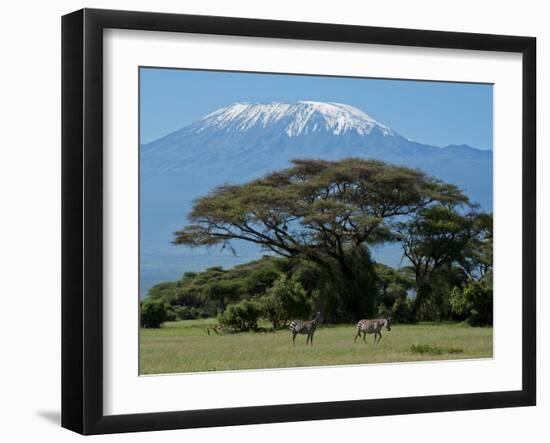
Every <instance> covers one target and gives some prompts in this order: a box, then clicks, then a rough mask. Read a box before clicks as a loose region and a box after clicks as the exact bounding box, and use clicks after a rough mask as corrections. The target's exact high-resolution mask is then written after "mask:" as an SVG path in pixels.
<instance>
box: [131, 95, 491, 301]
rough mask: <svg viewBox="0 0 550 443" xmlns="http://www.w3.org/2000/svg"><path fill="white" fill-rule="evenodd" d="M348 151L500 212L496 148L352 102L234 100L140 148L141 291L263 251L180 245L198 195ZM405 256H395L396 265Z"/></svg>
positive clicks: (337, 155) (484, 207)
mask: <svg viewBox="0 0 550 443" xmlns="http://www.w3.org/2000/svg"><path fill="white" fill-rule="evenodd" d="M426 130H427V131H428V130H429V122H427V123H426ZM344 157H361V158H372V159H378V160H383V161H386V162H389V163H395V164H399V165H404V166H408V167H413V168H419V169H422V170H423V171H425V172H427V173H428V174H430V175H433V176H436V177H438V178H441V179H442V180H444V181H446V182H449V183H453V184H456V185H457V186H458V187H460V188H461V189H462V190H464V192H465V193H466V194H467V195H468V196H469V197H470V199H471V200H472V201H474V202H477V203H479V204H480V205H481V207H482V208H483V209H484V210H487V211H492V206H493V195H492V189H493V188H492V182H493V153H492V151H486V150H479V149H475V148H473V147H470V146H467V145H449V146H446V147H437V146H431V145H426V144H422V143H418V142H415V141H412V140H409V139H407V138H406V137H405V136H402V135H400V134H398V133H397V132H395V131H394V130H393V129H391V128H389V127H388V126H385V125H383V124H381V123H379V122H377V121H376V120H375V119H374V118H372V117H371V116H369V115H368V114H366V113H365V112H363V111H362V110H359V109H357V108H355V107H353V106H349V105H346V104H340V103H321V102H313V101H298V102H292V103H280V102H274V103H234V104H232V105H229V106H227V107H223V108H220V109H218V110H215V111H214V112H212V113H210V114H208V115H206V116H205V117H203V118H202V119H200V120H198V121H196V122H194V123H192V124H190V125H188V126H185V127H183V128H182V129H179V130H177V131H175V132H173V133H171V134H168V135H166V136H165V137H162V138H160V139H158V140H155V141H153V142H151V143H147V144H143V145H141V147H140V208H141V213H140V223H141V226H140V247H141V258H140V270H141V274H140V275H141V292H142V295H143V294H144V292H146V291H147V290H148V288H149V287H150V286H151V285H152V284H154V283H158V282H159V281H164V280H170V279H172V280H173V279H176V278H179V277H180V276H181V274H182V273H183V272H184V271H190V270H198V269H202V268H204V267H205V266H206V267H207V266H215V265H225V266H232V265H234V264H237V263H241V262H244V261H248V260H250V259H253V258H256V257H258V256H259V255H261V251H258V250H256V249H254V248H251V247H250V246H249V245H239V247H238V248H237V252H238V253H239V254H241V255H239V256H237V257H232V256H231V255H230V254H228V253H222V252H220V251H200V250H194V251H189V250H188V249H187V248H183V247H181V246H180V247H175V246H171V245H170V242H171V240H172V235H173V232H174V231H175V230H176V229H179V228H181V227H182V226H183V225H184V224H185V222H186V214H187V213H188V211H189V210H190V209H191V206H192V203H193V200H194V199H195V198H197V197H199V196H201V195H204V194H206V193H207V192H209V191H210V190H211V189H212V188H214V187H215V186H217V185H220V184H222V183H226V182H231V183H244V182H247V181H249V180H252V179H254V178H257V177H260V176H262V175H264V174H266V173H268V172H270V171H274V170H277V169H282V168H284V167H287V166H289V164H290V161H291V160H292V159H295V158H320V159H325V160H336V159H341V158H344ZM396 253H397V252H396ZM396 253H390V254H389V256H391V257H389V258H388V261H391V262H393V263H391V264H393V265H395V262H396V261H398V258H397V259H396V257H393V255H395V254H396ZM382 255H384V254H382ZM386 255H388V254H386ZM382 260H383V258H382ZM383 261H384V260H383Z"/></svg>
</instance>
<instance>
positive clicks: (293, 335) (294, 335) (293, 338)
mask: <svg viewBox="0 0 550 443" xmlns="http://www.w3.org/2000/svg"><path fill="white" fill-rule="evenodd" d="M292 344H293V345H294V346H296V332H294V331H292Z"/></svg>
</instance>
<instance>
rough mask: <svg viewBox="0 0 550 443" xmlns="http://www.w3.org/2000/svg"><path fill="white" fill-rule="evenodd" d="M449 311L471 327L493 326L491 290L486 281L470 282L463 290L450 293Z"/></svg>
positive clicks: (457, 289)
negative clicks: (463, 318)
mask: <svg viewBox="0 0 550 443" xmlns="http://www.w3.org/2000/svg"><path fill="white" fill-rule="evenodd" d="M450 302H451V309H452V311H453V312H454V313H455V314H457V315H459V316H465V317H466V320H467V321H468V323H469V324H470V325H472V326H484V325H492V324H493V288H492V285H491V282H490V281H488V280H487V279H482V280H470V281H469V282H468V284H467V285H466V286H465V287H464V289H460V288H457V287H455V288H454V289H453V290H452V292H451V300H450Z"/></svg>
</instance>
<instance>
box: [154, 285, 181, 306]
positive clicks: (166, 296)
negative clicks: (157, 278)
mask: <svg viewBox="0 0 550 443" xmlns="http://www.w3.org/2000/svg"><path fill="white" fill-rule="evenodd" d="M176 289H177V285H176V283H175V282H164V283H159V284H156V285H155V286H153V287H152V288H151V289H149V293H148V294H147V296H148V297H149V298H150V299H152V300H162V301H164V303H170V302H171V301H172V300H174V298H175V295H176Z"/></svg>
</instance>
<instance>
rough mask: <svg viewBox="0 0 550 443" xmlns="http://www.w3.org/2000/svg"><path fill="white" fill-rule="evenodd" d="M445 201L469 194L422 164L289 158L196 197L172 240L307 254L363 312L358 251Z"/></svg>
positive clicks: (457, 201) (386, 238) (456, 201)
mask: <svg viewBox="0 0 550 443" xmlns="http://www.w3.org/2000/svg"><path fill="white" fill-rule="evenodd" d="M446 204H452V205H457V204H468V198H467V197H466V196H465V195H464V194H463V193H462V192H461V191H460V190H459V189H458V188H457V187H456V186H454V185H451V184H447V183H444V182H442V181H441V180H439V179H436V178H434V177H430V176H428V175H426V174H425V173H423V172H422V171H420V170H416V169H410V168H406V167H403V166H396V165H391V164H387V163H384V162H381V161H377V160H365V159H359V158H347V159H343V160H339V161H326V160H311V159H307V160H294V161H293V166H292V167H290V168H288V169H285V170H281V171H277V172H273V173H271V174H269V175H267V176H265V177H263V178H260V179H257V180H254V181H251V182H249V183H245V184H240V185H229V184H226V185H223V186H220V187H217V188H215V189H214V190H213V191H212V192H210V193H209V194H208V195H206V196H204V197H201V198H199V199H197V200H196V201H195V203H194V206H193V209H192V211H191V213H190V215H189V217H188V219H189V222H190V223H189V224H188V225H187V226H185V227H184V228H183V229H181V230H179V231H177V232H176V234H175V240H174V243H176V244H184V245H188V246H212V245H222V247H225V246H228V247H231V244H230V242H231V241H232V240H244V241H248V242H251V243H255V244H257V245H258V246H260V247H262V248H263V249H265V250H268V251H272V252H274V253H276V254H277V255H281V256H285V257H301V258H304V259H307V260H310V261H312V262H314V263H316V264H317V265H319V266H321V267H322V268H324V269H325V270H327V271H328V272H330V273H332V274H334V275H336V274H338V276H339V278H341V279H342V281H344V282H347V283H348V284H349V288H347V289H346V291H348V292H349V293H350V294H349V295H346V297H347V298H349V300H348V309H349V310H356V311H357V313H356V314H354V315H353V316H354V317H355V316H357V315H359V313H360V311H363V312H366V311H365V308H361V307H360V306H359V305H360V302H359V299H360V298H361V297H366V296H368V295H367V294H364V292H365V289H364V288H357V287H356V285H355V280H357V278H358V276H359V274H358V272H364V269H363V271H362V270H358V269H355V268H356V266H355V268H354V263H357V261H356V260H354V259H353V257H356V256H357V252H358V251H361V253H362V254H364V253H365V252H366V253H367V254H368V249H369V246H370V245H374V244H378V243H382V242H385V241H391V240H394V239H395V238H394V234H395V232H394V227H395V226H397V223H399V221H400V220H401V221H402V220H403V218H405V217H406V216H409V215H411V214H413V213H416V212H417V211H419V210H421V209H425V208H428V207H431V206H440V205H446ZM361 268H364V266H363V265H361ZM368 310H369V311H370V308H369V309H368Z"/></svg>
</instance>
